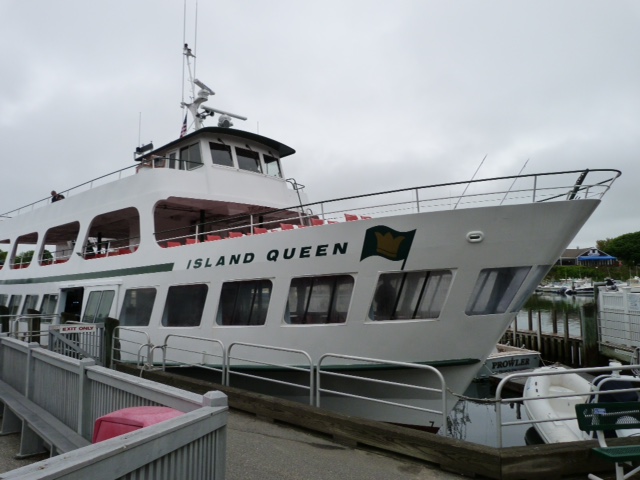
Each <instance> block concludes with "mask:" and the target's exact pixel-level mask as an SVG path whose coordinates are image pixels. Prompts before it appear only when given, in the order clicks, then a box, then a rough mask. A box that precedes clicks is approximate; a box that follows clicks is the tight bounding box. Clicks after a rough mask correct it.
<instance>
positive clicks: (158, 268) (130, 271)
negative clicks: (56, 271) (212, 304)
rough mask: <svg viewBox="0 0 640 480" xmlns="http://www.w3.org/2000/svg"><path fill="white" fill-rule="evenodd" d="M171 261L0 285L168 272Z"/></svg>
mask: <svg viewBox="0 0 640 480" xmlns="http://www.w3.org/2000/svg"><path fill="white" fill-rule="evenodd" d="M173 265H174V264H173V263H160V264H157V265H147V266H144V267H131V268H118V269H116V270H105V271H104V272H90V273H74V274H69V275H56V276H53V277H43V278H22V279H18V280H0V285H27V284H29V285H34V284H38V283H53V282H68V281H73V280H94V279H98V278H109V277H126V276H130V275H143V274H145V273H160V272H170V271H172V270H173Z"/></svg>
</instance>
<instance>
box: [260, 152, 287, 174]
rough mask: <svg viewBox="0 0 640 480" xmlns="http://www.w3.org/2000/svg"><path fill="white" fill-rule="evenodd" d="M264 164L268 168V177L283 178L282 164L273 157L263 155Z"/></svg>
mask: <svg viewBox="0 0 640 480" xmlns="http://www.w3.org/2000/svg"><path fill="white" fill-rule="evenodd" d="M263 158H264V164H265V166H266V167H267V175H269V176H270V177H278V178H282V170H280V162H279V161H278V159H277V158H275V157H272V156H271V155H263Z"/></svg>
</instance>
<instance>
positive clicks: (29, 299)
mask: <svg viewBox="0 0 640 480" xmlns="http://www.w3.org/2000/svg"><path fill="white" fill-rule="evenodd" d="M38 297H39V295H27V296H26V297H25V299H24V305H22V314H23V315H24V314H28V313H34V312H29V310H35V309H36V305H38Z"/></svg>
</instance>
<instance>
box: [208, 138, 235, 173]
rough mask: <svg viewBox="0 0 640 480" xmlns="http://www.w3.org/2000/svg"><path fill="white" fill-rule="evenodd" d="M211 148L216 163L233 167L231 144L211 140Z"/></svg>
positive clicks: (212, 157) (212, 158)
mask: <svg viewBox="0 0 640 480" xmlns="http://www.w3.org/2000/svg"><path fill="white" fill-rule="evenodd" d="M209 148H211V160H212V161H213V164H214V165H222V166H224V167H233V158H232V157H231V147H230V146H229V145H222V144H221V143H213V142H209Z"/></svg>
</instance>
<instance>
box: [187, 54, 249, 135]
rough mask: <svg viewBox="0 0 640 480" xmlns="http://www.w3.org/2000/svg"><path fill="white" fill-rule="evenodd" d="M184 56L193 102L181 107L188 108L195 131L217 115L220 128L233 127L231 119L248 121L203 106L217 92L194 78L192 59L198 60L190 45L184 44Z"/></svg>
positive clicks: (238, 116)
mask: <svg viewBox="0 0 640 480" xmlns="http://www.w3.org/2000/svg"><path fill="white" fill-rule="evenodd" d="M182 53H183V55H184V56H185V59H186V63H187V69H188V70H189V83H190V85H191V98H192V99H193V101H192V102H191V103H186V102H181V103H180V105H181V106H182V107H184V108H186V109H187V110H188V111H189V113H191V117H192V118H193V124H194V128H195V130H199V129H201V128H202V127H203V126H204V125H203V120H204V119H205V118H207V117H213V116H214V115H215V114H216V113H217V114H219V117H218V127H224V128H229V127H232V126H233V123H232V121H231V118H237V119H238V120H246V119H247V117H243V116H242V115H236V114H235V113H230V112H225V111H224V110H218V109H216V108H211V107H207V106H204V105H202V104H203V103H205V102H206V101H207V100H209V96H210V95H215V92H214V91H213V90H212V89H211V88H209V87H208V86H207V85H205V84H204V82H202V81H200V80H198V79H197V78H194V76H193V73H192V71H191V58H194V59H195V58H196V56H195V55H194V54H193V53H192V52H191V49H190V48H189V45H187V44H186V43H185V44H184V47H183V50H182ZM196 86H197V87H199V88H200V89H199V90H198V93H196Z"/></svg>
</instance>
